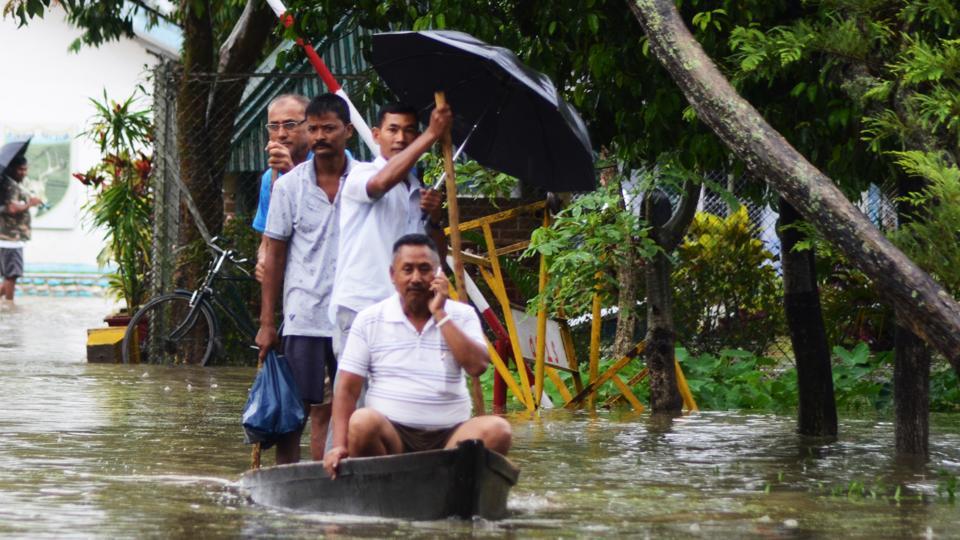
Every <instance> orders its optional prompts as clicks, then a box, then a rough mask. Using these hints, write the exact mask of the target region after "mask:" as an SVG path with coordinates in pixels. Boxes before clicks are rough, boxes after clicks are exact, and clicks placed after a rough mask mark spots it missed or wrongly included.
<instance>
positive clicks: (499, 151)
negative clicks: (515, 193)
mask: <svg viewBox="0 0 960 540" xmlns="http://www.w3.org/2000/svg"><path fill="white" fill-rule="evenodd" d="M372 60H373V67H374V69H376V70H377V73H379V74H380V76H381V77H382V78H383V80H384V81H385V82H386V83H387V86H389V87H390V89H391V90H393V92H394V93H396V94H397V96H398V97H399V98H400V100H401V101H404V102H406V103H409V104H410V105H413V106H414V107H417V108H418V109H420V110H421V111H428V110H429V108H430V106H431V105H433V103H434V92H436V91H442V92H444V93H445V95H446V100H447V102H448V103H450V107H451V108H452V109H453V113H454V115H455V116H454V125H453V129H452V134H453V139H454V142H456V143H457V144H460V143H462V142H463V141H464V139H467V138H468V135H469V139H468V140H467V142H466V150H465V151H466V153H467V155H469V156H470V157H471V158H472V159H474V160H476V161H477V162H478V163H480V164H481V165H484V166H486V167H489V168H491V169H495V170H497V171H500V172H504V173H507V174H510V175H512V176H516V177H518V178H520V179H521V180H523V181H524V182H529V183H533V184H535V185H539V186H541V187H543V188H544V189H546V190H547V191H557V192H560V191H587V190H592V189H594V187H595V175H594V167H593V150H592V147H591V145H590V137H589V135H588V134H587V129H586V126H585V125H584V123H583V120H582V119H581V118H580V115H578V114H577V112H576V111H575V110H574V109H573V107H571V106H570V105H568V104H567V103H566V102H564V101H563V99H561V98H560V96H559V95H558V93H557V90H556V88H555V87H554V85H553V82H552V81H551V80H550V79H549V77H547V76H546V75H544V74H542V73H539V72H537V71H534V70H532V69H530V68H529V67H527V66H526V65H524V64H523V63H522V62H521V61H520V60H519V59H518V58H517V56H516V55H515V54H513V52H511V51H510V50H508V49H504V48H502V47H494V46H492V45H488V44H486V43H484V42H482V41H480V40H478V39H476V38H475V37H473V36H471V35H469V34H464V33H463V32H452V31H429V32H388V33H383V34H376V35H374V36H373V54H372ZM474 127H475V129H474ZM471 132H472V133H471Z"/></svg>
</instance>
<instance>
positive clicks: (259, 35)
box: [217, 0, 277, 73]
mask: <svg viewBox="0 0 960 540" xmlns="http://www.w3.org/2000/svg"><path fill="white" fill-rule="evenodd" d="M276 25H277V17H276V15H274V13H273V11H272V10H271V9H270V6H269V5H268V4H267V3H266V2H263V1H257V0H247V3H246V5H245V6H243V13H241V14H240V18H239V19H238V20H237V24H235V25H234V26H233V29H232V30H231V31H230V35H229V36H227V39H225V40H224V42H223V45H221V46H220V58H219V62H218V64H217V71H218V72H219V73H242V72H247V71H250V68H252V67H253V65H254V64H255V63H256V62H257V61H258V60H260V56H261V55H262V53H263V46H264V44H265V43H266V41H267V38H269V37H270V32H271V31H272V30H273V29H274V28H275V27H276Z"/></svg>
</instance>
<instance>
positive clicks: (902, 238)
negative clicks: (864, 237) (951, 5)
mask: <svg viewBox="0 0 960 540" xmlns="http://www.w3.org/2000/svg"><path fill="white" fill-rule="evenodd" d="M957 54H958V57H960V51H958V53H957ZM894 154H895V155H896V156H897V164H898V165H900V166H901V167H903V169H904V170H905V171H906V172H907V173H908V174H910V175H911V176H918V177H921V178H924V179H925V180H926V185H925V187H924V188H923V189H922V190H920V191H917V192H914V193H911V194H909V195H908V196H906V197H902V198H901V202H903V203H906V204H908V205H909V206H911V207H913V208H916V209H918V215H917V216H916V219H914V220H911V221H910V222H908V223H904V224H902V225H901V226H900V228H899V229H897V230H896V231H894V232H892V233H891V234H890V237H891V239H892V240H893V241H894V243H896V244H897V245H898V246H900V248H901V249H903V250H904V252H905V253H906V254H907V255H908V256H909V257H910V258H911V259H912V260H913V261H914V262H916V263H917V264H918V265H920V267H922V268H923V269H924V270H926V271H927V272H930V275H931V276H932V277H933V278H934V279H936V280H937V281H938V282H940V284H941V285H943V286H944V288H946V289H947V290H948V291H950V292H951V293H952V294H953V295H954V296H956V295H957V294H958V293H960V168H958V167H957V166H956V165H949V164H948V163H947V162H946V161H945V160H944V158H943V156H942V155H940V154H937V153H933V152H895V153H894ZM933 246H936V248H935V249H931V248H932V247H933Z"/></svg>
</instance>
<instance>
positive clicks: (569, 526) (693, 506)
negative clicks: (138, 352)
mask: <svg viewBox="0 0 960 540" xmlns="http://www.w3.org/2000/svg"><path fill="white" fill-rule="evenodd" d="M108 307H109V306H108V303H107V302H106V301H104V300H101V299H89V298H87V299H83V298H44V297H25V298H21V299H19V304H18V305H17V306H16V307H14V308H10V307H9V306H4V307H0V399H2V400H3V405H2V406H0V448H2V451H0V536H4V537H24V538H46V537H55V538H70V537H77V538H142V537H187V536H189V537H193V536H197V537H204V538H236V537H258V538H261V537H284V538H299V537H303V538H316V537H317V536H339V537H378V538H382V537H396V536H403V537H407V536H414V537H439V536H444V537H446V536H462V537H466V536H476V537H504V536H506V537H523V538H526V537H547V538H559V537H566V538H575V537H576V538H579V537H640V538H643V537H649V538H667V537H676V538H690V537H750V538H836V537H841V536H845V537H851V538H958V537H960V503H951V502H949V501H948V500H947V498H946V496H943V495H938V494H937V488H938V483H942V482H943V479H942V477H940V476H938V471H940V470H945V471H947V472H948V474H952V475H953V476H958V475H960V416H958V415H935V416H934V417H933V419H932V434H931V449H932V458H931V460H930V462H929V463H927V464H926V465H922V466H916V465H912V466H908V465H902V464H898V463H896V462H895V461H894V460H893V459H892V455H893V448H892V437H893V425H892V423H891V422H890V421H889V419H885V418H874V417H867V418H863V417H861V418H850V417H844V418H843V419H842V422H841V437H840V440H839V441H837V442H834V443H830V444H823V445H805V444H804V443H803V442H802V441H800V440H799V439H798V437H797V436H796V435H795V434H794V433H793V431H794V419H793V418H791V417H788V416H777V415H766V414H747V413H740V412H706V413H700V414H696V415H692V416H686V417H683V418H679V419H675V420H673V421H672V422H657V421H653V420H652V419H651V418H650V417H649V416H648V415H639V416H638V415H633V414H630V413H615V412H614V413H611V412H605V413H598V414H593V415H592V414H588V413H583V412H578V413H569V412H564V411H547V412H545V413H544V414H543V416H542V417H541V418H539V419H530V418H528V417H525V416H523V415H513V416H511V417H510V420H511V423H512V425H513V429H514V434H515V444H514V449H513V451H512V453H511V455H510V458H511V459H512V460H513V461H514V462H515V463H516V464H517V465H519V466H520V468H521V470H522V472H521V478H520V483H519V485H518V486H517V487H516V488H514V490H513V491H512V493H511V496H510V500H509V503H508V506H509V509H510V517H509V518H508V519H506V520H503V521H499V522H486V521H482V520H478V521H455V520H445V521H434V522H407V521H397V520H381V519H372V518H363V517H353V516H343V515H328V514H310V513H299V512H290V511H284V510H278V509H268V508H262V507H259V506H256V505H253V504H251V503H249V502H248V501H247V499H246V497H245V496H244V494H243V493H242V491H241V490H240V489H239V487H238V485H237V480H238V479H239V477H240V475H241V474H242V473H243V471H244V470H245V469H246V467H247V466H248V462H249V448H248V447H246V446H244V445H243V444H242V433H241V429H240V427H239V415H240V409H241V407H242V405H243V402H244V400H245V398H246V392H247V390H248V388H249V385H250V381H251V379H252V377H253V370H252V369H250V368H170V367H161V366H122V365H88V364H86V363H85V361H84V340H85V335H86V331H85V329H86V328H87V327H93V326H99V324H100V323H99V319H100V318H101V317H102V315H103V314H104V313H105V312H106V311H107V309H108ZM266 460H267V461H268V462H269V461H272V456H271V455H268V457H267V458H266ZM897 487H899V491H900V494H899V498H897V497H896V493H897ZM851 488H852V489H851Z"/></svg>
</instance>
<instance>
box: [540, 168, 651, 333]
mask: <svg viewBox="0 0 960 540" xmlns="http://www.w3.org/2000/svg"><path fill="white" fill-rule="evenodd" d="M647 233H648V228H647V226H646V224H645V223H644V222H643V221H641V220H640V219H639V218H638V217H637V215H636V214H635V213H633V212H630V211H627V210H625V209H624V208H623V203H622V194H621V193H620V187H619V182H611V183H609V184H607V185H606V186H601V187H599V188H597V190H596V191H592V192H590V193H587V194H584V195H581V196H579V197H577V198H576V199H574V200H573V201H572V202H571V203H570V204H569V205H568V206H567V207H566V208H564V209H563V210H561V211H560V213H559V214H557V216H556V217H555V219H554V221H553V224H552V225H551V226H550V227H540V228H539V229H537V230H535V231H534V232H533V235H532V236H531V239H530V247H529V248H527V250H526V251H525V252H524V256H525V257H526V256H532V255H535V254H537V255H544V256H545V257H546V258H547V261H548V272H549V274H550V277H551V279H550V280H549V281H548V282H547V287H546V288H545V289H544V291H543V293H542V294H543V295H544V299H545V300H546V304H547V307H548V309H550V310H551V312H552V313H557V312H558V311H560V310H561V309H562V310H563V311H564V312H565V313H567V314H569V315H573V314H580V313H586V312H589V311H590V306H591V303H592V299H593V294H594V292H599V293H600V294H601V297H602V300H603V303H604V305H610V303H611V301H612V299H613V298H615V295H616V291H617V289H618V282H617V280H616V267H615V261H616V260H617V258H619V257H623V256H624V254H625V250H626V249H635V250H637V252H638V254H639V258H649V257H651V256H652V255H653V254H654V253H656V250H657V247H656V244H655V243H654V242H653V240H652V239H651V238H649V237H648V236H647ZM631 237H632V238H633V239H634V243H633V246H632V247H631V245H630V243H629V242H627V239H628V238H631ZM538 301H539V297H537V298H534V299H531V300H530V302H529V303H528V305H529V306H536V305H537V302H538Z"/></svg>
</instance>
